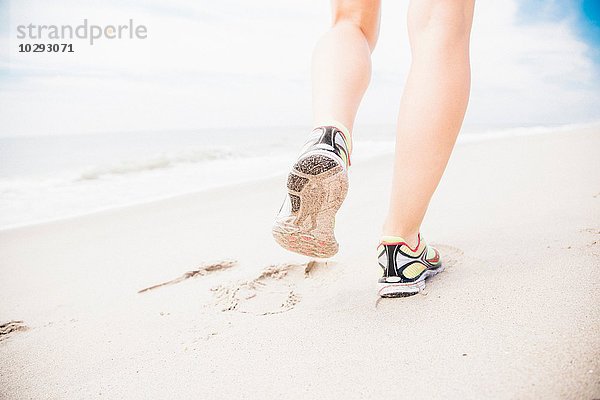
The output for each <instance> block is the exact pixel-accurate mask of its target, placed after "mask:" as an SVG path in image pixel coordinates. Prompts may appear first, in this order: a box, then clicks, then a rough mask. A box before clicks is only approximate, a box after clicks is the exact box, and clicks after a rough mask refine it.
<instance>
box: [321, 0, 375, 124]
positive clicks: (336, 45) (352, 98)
mask: <svg viewBox="0 0 600 400" xmlns="http://www.w3.org/2000/svg"><path fill="white" fill-rule="evenodd" d="M332 8H333V10H332V13H333V18H332V19H333V21H332V27H331V29H330V30H329V31H328V32H327V33H325V34H324V35H323V37H321V39H320V40H319V42H318V43H317V45H316V47H315V50H314V53H313V59H312V91H313V123H314V125H313V126H319V125H325V124H329V123H330V121H339V122H340V123H342V124H343V125H344V126H345V127H346V128H347V129H348V130H349V131H350V132H352V126H353V124H354V117H355V116H356V112H357V110H358V106H359V104H360V101H361V99H362V96H363V94H364V92H365V90H366V89H367V86H368V85H369V80H370V78H371V51H373V48H374V47H375V43H376V42H377V35H378V32H379V12H380V0H333V1H332ZM338 128H341V127H338Z"/></svg>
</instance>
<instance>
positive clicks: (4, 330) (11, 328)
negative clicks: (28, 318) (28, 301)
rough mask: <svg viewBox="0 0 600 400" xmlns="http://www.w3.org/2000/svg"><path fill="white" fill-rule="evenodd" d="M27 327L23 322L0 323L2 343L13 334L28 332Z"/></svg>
mask: <svg viewBox="0 0 600 400" xmlns="http://www.w3.org/2000/svg"><path fill="white" fill-rule="evenodd" d="M27 329H28V328H27V325H25V324H24V323H23V321H8V322H3V323H0V341H2V340H4V339H6V338H8V336H9V335H10V334H11V333H13V332H18V331H26V330H27Z"/></svg>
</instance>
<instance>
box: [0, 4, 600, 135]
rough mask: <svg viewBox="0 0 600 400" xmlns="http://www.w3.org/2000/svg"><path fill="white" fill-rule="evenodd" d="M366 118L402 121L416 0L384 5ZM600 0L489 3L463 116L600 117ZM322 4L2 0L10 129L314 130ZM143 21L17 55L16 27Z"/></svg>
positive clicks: (364, 121)
mask: <svg viewBox="0 0 600 400" xmlns="http://www.w3.org/2000/svg"><path fill="white" fill-rule="evenodd" d="M383 3H384V4H383V15H382V26H381V34H380V40H379V42H378V45H377V48H376V49H375V52H374V54H373V76H372V80H371V86H370V88H369V90H368V91H367V93H366V95H365V98H364V100H363V104H362V106H361V110H360V111H359V114H358V117H357V126H366V125H369V124H378V125H379V124H382V125H387V124H390V125H391V124H393V123H394V122H395V119H396V112H397V107H398V104H399V100H400V96H401V93H402V87H403V85H404V81H405V79H406V74H407V72H408V68H409V65H410V52H409V46H408V40H407V37H406V8H407V1H397V2H391V1H389V2H386V1H384V2H383ZM598 3H599V2H598V1H597V0H567V1H565V0H563V1H559V0H546V1H542V0H503V1H492V0H479V1H478V2H477V5H476V12H475V20H474V26H473V32H472V46H471V59H472V74H473V84H472V96H471V102H470V105H469V109H468V111H467V117H466V124H471V125H478V126H489V127H490V129H491V128H492V127H496V126H529V125H553V124H569V123H585V122H591V121H598V120H600V108H599V107H598V106H597V104H600V34H599V27H598V26H599V11H598ZM329 11H330V10H329V4H328V2H326V1H323V0H286V1H285V2H282V1H280V0H255V1H253V2H247V1H242V0H221V1H218V2H217V1H208V0H171V1H158V0H146V1H142V0H139V1H135V0H121V1H117V0H105V1H92V0H77V1H76V0H56V1H52V2H48V1H42V0H18V1H17V0H12V1H9V0H0V136H15V135H16V136H22V135H52V134H87V133H102V132H122V131H146V130H195V129H203V128H214V127H261V126H285V125H294V126H302V125H306V126H307V127H309V125H310V57H311V52H312V48H313V46H314V43H315V42H316V41H317V40H318V38H319V36H320V35H321V34H322V33H323V32H325V31H326V29H327V27H328V24H329ZM84 19H87V20H88V23H89V24H96V25H101V26H106V25H118V24H125V23H128V21H129V19H132V20H133V21H134V22H135V24H143V25H144V26H146V27H147V31H148V37H147V38H146V39H143V40H141V39H133V40H131V39H122V40H107V39H103V40H98V41H97V42H96V43H95V44H94V45H90V44H89V43H88V41H87V40H83V39H77V40H74V41H65V40H62V41H61V40H57V41H53V43H67V42H70V43H73V47H74V53H19V52H18V46H19V44H24V43H40V40H35V39H30V40H23V39H18V38H17V26H18V25H21V24H23V25H27V24H30V23H33V24H38V25H52V24H55V25H64V24H70V25H73V26H77V25H81V24H82V23H83V20H84Z"/></svg>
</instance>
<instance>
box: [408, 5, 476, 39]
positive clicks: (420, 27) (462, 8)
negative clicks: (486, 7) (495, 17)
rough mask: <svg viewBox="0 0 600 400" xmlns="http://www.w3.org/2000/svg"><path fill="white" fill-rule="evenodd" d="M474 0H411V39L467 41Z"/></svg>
mask: <svg viewBox="0 0 600 400" xmlns="http://www.w3.org/2000/svg"><path fill="white" fill-rule="evenodd" d="M474 3H475V1H474V0H412V1H411V4H410V8H409V12H408V30H409V34H410V36H411V39H418V37H419V36H420V35H434V36H437V37H438V38H440V39H441V40H443V41H445V42H456V41H464V40H468V39H469V34H470V32H471V24H472V21H473V9H474V5H475V4H474Z"/></svg>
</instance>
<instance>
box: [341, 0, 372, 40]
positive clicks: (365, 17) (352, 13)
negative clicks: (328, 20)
mask: <svg viewBox="0 0 600 400" xmlns="http://www.w3.org/2000/svg"><path fill="white" fill-rule="evenodd" d="M332 6H333V25H334V26H335V25H337V24H339V23H351V24H353V25H355V26H357V27H358V28H359V29H360V30H361V31H362V33H363V34H364V36H365V38H366V39H367V42H368V43H369V47H370V48H371V50H373V49H374V48H375V44H376V43H377V38H378V36H379V12H380V7H381V0H333V1H332Z"/></svg>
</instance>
